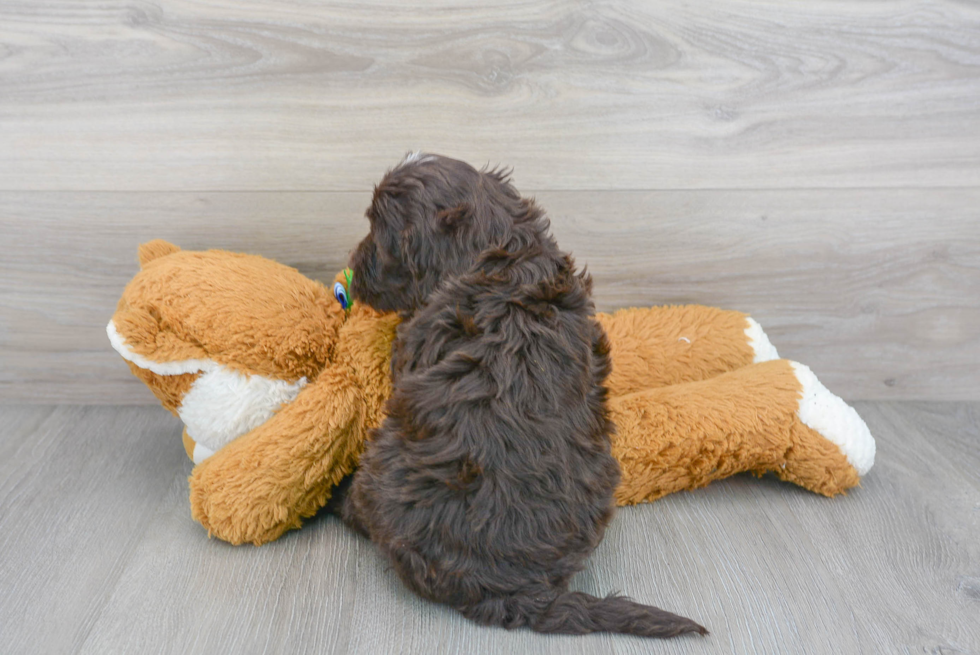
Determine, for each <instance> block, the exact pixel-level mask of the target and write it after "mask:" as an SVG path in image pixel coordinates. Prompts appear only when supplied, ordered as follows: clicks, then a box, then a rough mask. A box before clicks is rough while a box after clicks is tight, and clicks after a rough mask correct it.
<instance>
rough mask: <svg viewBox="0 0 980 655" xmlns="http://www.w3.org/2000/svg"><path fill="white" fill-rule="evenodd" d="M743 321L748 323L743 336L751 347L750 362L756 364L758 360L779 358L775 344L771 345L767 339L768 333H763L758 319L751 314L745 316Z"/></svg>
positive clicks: (764, 360)
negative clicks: (751, 355)
mask: <svg viewBox="0 0 980 655" xmlns="http://www.w3.org/2000/svg"><path fill="white" fill-rule="evenodd" d="M745 322H746V323H748V324H749V326H748V327H747V328H745V338H746V339H747V340H748V342H749V347H750V348H751V349H752V354H753V357H752V363H753V364H758V363H759V362H768V361H771V360H773V359H779V353H778V352H776V346H774V345H772V342H771V341H769V335H767V334H766V333H765V331H764V330H763V329H762V326H761V325H759V323H758V321H756V320H755V319H754V318H752V317H751V316H746V317H745Z"/></svg>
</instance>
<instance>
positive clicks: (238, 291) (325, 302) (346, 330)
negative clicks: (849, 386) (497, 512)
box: [107, 241, 875, 545]
mask: <svg viewBox="0 0 980 655" xmlns="http://www.w3.org/2000/svg"><path fill="white" fill-rule="evenodd" d="M139 260H140V264H141V271H140V272H139V273H138V274H137V275H136V277H134V278H133V280H132V281H131V282H130V283H129V284H128V285H127V287H126V289H125V291H124V292H123V295H122V298H121V299H120V301H119V305H118V308H117V310H116V312H115V314H114V315H113V317H112V320H111V321H110V322H109V325H108V327H107V332H108V335H109V340H110V341H111V343H112V346H113V347H114V348H115V350H116V351H117V352H118V353H119V354H120V355H122V357H123V358H124V359H125V360H126V361H127V363H128V364H129V367H130V369H131V370H132V372H133V373H134V374H135V375H136V376H137V377H139V378H140V379H141V380H143V382H145V383H146V384H147V385H148V386H149V387H150V389H151V390H152V391H153V393H154V394H155V395H156V396H157V398H159V400H160V401H161V402H162V403H163V405H164V407H166V408H167V409H169V410H170V411H171V412H173V413H174V414H176V415H177V416H179V417H180V419H181V420H182V421H183V423H184V426H185V428H184V445H185V448H186V449H187V453H188V455H189V456H190V457H191V458H192V459H193V461H194V463H195V464H196V466H195V467H194V469H193V472H192V474H191V476H190V501H191V511H192V515H193V517H194V518H195V519H196V520H198V521H199V522H200V523H201V524H202V525H203V526H204V527H205V528H207V530H208V533H209V535H214V536H217V537H218V538H220V539H223V540H225V541H228V542H231V543H233V544H241V543H246V542H251V543H254V544H256V545H259V544H263V543H266V542H269V541H272V540H274V539H276V538H278V537H279V536H280V535H282V533H283V532H285V531H286V530H288V529H291V528H298V527H300V525H301V522H302V520H303V519H304V518H307V517H310V516H312V515H313V514H315V513H316V512H317V510H319V509H320V508H321V507H323V506H324V505H325V504H326V502H327V500H328V499H329V498H330V495H331V491H332V489H333V488H334V486H335V485H337V484H338V482H340V480H341V479H342V478H343V477H344V476H346V475H347V474H349V473H351V471H353V469H354V468H355V466H356V465H357V458H358V455H359V454H360V452H361V450H362V448H363V444H364V440H365V439H366V438H368V435H369V432H370V430H371V428H373V427H375V426H377V425H379V423H380V422H381V420H382V418H383V416H384V407H385V402H386V399H387V398H388V396H389V394H390V392H391V382H390V378H389V375H390V371H389V363H390V355H391V353H390V351H391V343H392V341H393V339H394V337H395V333H396V330H397V327H398V322H399V318H398V316H396V315H392V314H387V315H385V314H380V313H378V312H376V311H374V310H372V309H371V308H369V307H366V306H363V305H361V304H356V303H355V304H353V305H352V304H351V303H350V302H349V301H348V299H347V287H348V285H349V282H350V280H349V278H348V277H347V276H346V275H345V274H344V273H341V274H338V276H337V278H336V280H335V282H334V286H333V289H332V290H330V289H327V288H325V287H324V286H323V285H321V284H319V283H317V282H314V281H312V280H310V279H308V278H306V277H304V276H303V275H301V274H300V273H299V272H298V271H296V270H295V269H292V268H289V267H287V266H284V265H282V264H278V263H276V262H273V261H271V260H268V259H264V258H262V257H258V256H254V255H243V254H234V253H230V252H224V251H218V250H210V251H207V252H191V251H182V250H180V249H179V248H178V247H177V246H174V245H172V244H169V243H167V242H164V241H153V242H150V243H148V244H144V245H143V246H141V247H140V249H139ZM598 320H599V321H600V322H601V323H602V325H603V327H604V328H605V330H606V332H607V333H608V335H609V339H610V341H611V344H612V350H611V356H612V361H613V369H612V373H611V375H610V377H609V379H608V381H607V386H608V388H609V411H610V414H611V418H612V420H613V422H614V423H615V424H616V433H615V435H614V437H613V442H612V451H613V454H614V456H615V457H616V459H617V460H618V461H619V464H620V467H621V469H622V480H621V483H620V485H619V487H618V489H617V491H616V501H617V503H618V504H620V505H629V504H633V503H640V502H646V501H651V500H654V499H656V498H660V497H661V496H663V495H665V494H668V493H672V492H675V491H680V490H682V489H694V488H696V487H701V486H703V485H706V484H708V483H709V482H711V481H712V480H717V479H720V478H724V477H726V476H730V475H732V474H734V473H739V472H744V471H750V472H753V473H756V474H758V475H761V474H763V473H765V472H772V473H774V474H775V475H776V476H778V477H779V478H781V479H783V480H787V481H790V482H793V483H795V484H797V485H800V486H802V487H804V488H806V489H809V490H811V491H814V492H816V493H819V494H823V495H826V496H833V495H835V494H839V493H842V492H844V491H845V490H846V489H848V488H850V487H853V486H855V485H857V484H858V482H859V480H860V477H861V476H862V475H864V474H865V473H867V472H868V470H869V469H870V468H871V465H872V463H873V461H874V453H875V443H874V439H873V438H872V437H871V434H870V432H869V431H868V428H867V426H866V425H865V423H864V421H862V420H861V418H860V417H859V416H858V414H857V412H855V411H854V409H853V408H851V407H849V406H848V405H847V404H845V403H844V401H842V400H841V399H840V398H838V397H837V396H835V395H833V394H832V393H830V392H829V391H828V390H827V389H826V388H825V387H824V386H823V385H822V384H821V383H820V382H819V381H818V380H817V378H816V377H815V376H814V374H813V373H812V372H811V371H810V370H809V369H808V368H807V367H806V366H803V365H802V364H798V363H795V362H790V361H786V360H781V359H778V358H777V357H778V356H777V354H776V350H775V348H773V346H772V345H771V344H770V342H769V340H768V338H767V337H766V335H765V333H764V332H763V331H762V328H761V327H760V326H759V324H758V323H756V322H755V321H753V320H752V319H751V318H749V317H748V316H746V315H745V314H741V313H738V312H733V311H723V310H720V309H713V308H709V307H700V306H693V305H692V306H679V307H656V308H651V309H624V310H620V311H618V312H616V313H613V314H599V315H598Z"/></svg>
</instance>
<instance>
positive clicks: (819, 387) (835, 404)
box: [790, 362, 875, 476]
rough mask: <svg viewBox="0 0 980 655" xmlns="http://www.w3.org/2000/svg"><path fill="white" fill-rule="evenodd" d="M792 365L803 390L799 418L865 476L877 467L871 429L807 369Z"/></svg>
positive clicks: (801, 365) (798, 364)
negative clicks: (835, 446)
mask: <svg viewBox="0 0 980 655" xmlns="http://www.w3.org/2000/svg"><path fill="white" fill-rule="evenodd" d="M790 364H791V365H792V367H793V371H794V372H795V373H796V379H797V380H799V381H800V384H801V385H802V386H803V397H802V398H800V407H799V409H798V410H797V416H799V417H800V420H801V421H803V423H804V424H805V425H807V426H808V427H809V428H811V429H813V430H816V431H817V432H819V433H820V434H822V435H823V436H824V438H825V439H827V440H828V441H831V442H833V443H835V444H837V447H838V448H840V450H841V452H842V453H843V454H844V456H845V457H846V458H847V461H848V463H850V465H851V466H853V467H854V469H855V470H856V471H857V472H858V475H861V476H863V475H864V474H866V473H867V472H868V471H870V470H871V467H872V466H873V465H874V463H875V440H874V437H872V436H871V430H869V429H868V425H867V424H866V423H865V422H864V420H863V419H862V418H861V417H860V416H859V415H858V413H857V411H856V410H855V409H854V408H853V407H851V406H850V405H848V404H847V403H845V402H844V401H843V400H842V399H841V398H839V397H838V396H835V395H834V394H832V393H831V392H830V391H828V390H827V387H825V386H823V384H822V383H821V382H820V380H818V379H817V376H816V375H814V374H813V371H811V370H810V369H809V368H808V367H807V366H804V365H803V364H800V363H798V362H790Z"/></svg>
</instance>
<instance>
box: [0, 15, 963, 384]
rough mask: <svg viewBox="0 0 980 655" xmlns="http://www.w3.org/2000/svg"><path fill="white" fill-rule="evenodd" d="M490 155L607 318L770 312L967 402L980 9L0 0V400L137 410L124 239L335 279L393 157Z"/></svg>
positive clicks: (844, 359)
mask: <svg viewBox="0 0 980 655" xmlns="http://www.w3.org/2000/svg"><path fill="white" fill-rule="evenodd" d="M419 147H421V148H425V149H429V150H432V151H437V152H442V153H445V154H449V155H453V156H457V157H460V158H464V159H467V160H469V161H471V162H473V163H476V164H483V163H487V162H489V163H494V164H496V163H503V164H508V165H512V166H513V167H514V169H515V180H516V182H517V184H518V186H519V188H521V189H522V190H524V191H525V192H526V193H529V194H533V195H536V196H537V198H538V199H539V200H540V201H541V203H542V204H543V205H544V206H545V207H546V208H547V209H548V210H549V212H550V213H551V214H552V216H553V218H554V227H555V232H556V234H557V235H558V237H559V240H560V241H561V242H562V243H563V245H565V246H566V247H567V248H569V249H571V250H573V251H574V253H575V254H576V256H577V258H578V260H579V261H580V262H583V263H588V265H589V267H590V269H591V270H592V271H593V273H594V275H595V278H596V299H597V303H598V305H599V306H600V308H603V309H613V308H616V307H620V306H626V305H649V304H660V303H678V302H699V303H705V304H713V305H720V306H723V307H729V308H734V309H740V310H743V311H747V312H750V313H752V314H753V315H754V316H755V317H756V318H757V319H758V320H759V321H760V322H761V323H762V324H763V325H764V326H765V327H766V328H767V330H768V332H769V333H770V336H771V338H772V339H773V341H774V343H775V344H776V346H777V347H778V348H779V349H780V352H781V354H783V355H784V356H787V357H791V358H794V359H798V360H801V361H803V362H805V363H807V364H809V365H810V366H811V367H812V368H813V369H814V370H815V371H816V372H817V374H818V375H819V376H820V377H821V378H822V379H823V380H824V382H825V383H826V384H827V385H828V386H829V387H830V388H831V389H832V390H834V391H836V392H837V393H840V394H841V395H843V396H845V397H847V398H851V399H855V398H864V399H908V398H923V399H973V400H977V399H980V374H978V372H977V371H978V367H980V7H978V6H977V5H976V4H971V3H964V2H937V1H923V2H905V3H884V2H880V3H879V2H870V3H848V2H831V1H829V0H818V1H815V2H808V3H802V4H799V3H776V4H773V3H768V2H762V1H756V0H743V1H739V2H727V3H724V4H723V5H712V6H710V7H709V6H707V5H702V4H700V3H687V2H680V1H677V2H658V3H647V2H615V3H613V2H584V1H583V2H575V1H569V2H540V3H526V2H506V1H500V0H497V1H494V2H489V3H480V6H479V7H469V8H458V7H457V8H452V9H450V8H448V7H447V6H440V5H436V4H434V3H418V2H416V3H412V2H408V3H395V4H390V3H384V2H360V3H350V4H345V5H339V4H325V5H321V4H314V3H308V2H303V1H301V0H253V1H244V0H236V1H231V0H216V1H214V2H209V3H206V4H204V3H194V2H183V1H160V2H113V1H111V0H110V1H108V2H100V3H98V4H89V3H68V2H49V1H46V0H45V1H38V0H19V1H18V0H3V1H2V2H0V401H18V402H77V403H143V402H153V399H152V396H150V394H149V392H147V391H146V390H145V389H144V388H143V387H142V386H141V385H140V384H139V383H138V382H136V381H135V380H133V379H131V377H130V375H129V373H128V371H127V369H126V368H125V366H124V365H123V363H122V361H121V360H119V358H118V357H116V356H115V355H114V354H113V353H112V351H111V350H110V349H109V347H108V344H107V341H106V339H105V336H104V332H103V328H104V325H105V322H106V321H107V320H108V318H109V316H110V315H111V312H112V309H113V307H114V305H115V301H116V299H117V298H118V296H119V294H120V292H121V291H122V287H123V286H124V285H125V283H126V281H127V280H128V279H129V278H130V277H131V276H132V275H133V274H134V273H135V272H136V263H135V249H136V245H137V244H138V243H139V242H141V241H145V240H149V239H152V238H156V237H162V238H168V239H171V240H173V241H175V242H177V243H178V244H180V245H181V246H183V247H185V248H209V247H221V248H229V249H234V250H245V251H250V252H256V253H260V254H263V255H267V256H270V257H275V258H277V259H279V260H281V261H284V262H286V263H289V264H292V265H295V266H297V267H298V268H300V270H302V271H303V272H304V273H306V274H308V275H312V276H314V277H318V278H321V279H325V278H329V277H330V276H331V275H332V274H333V272H334V271H335V270H336V269H338V268H340V267H341V266H343V264H344V261H345V258H346V254H347V252H348V251H349V249H350V248H351V247H352V246H353V245H354V244H355V243H356V242H357V240H358V239H359V238H360V236H361V235H362V234H363V233H364V232H365V231H366V223H365V222H364V221H363V220H362V219H361V218H360V216H361V214H362V213H363V210H364V208H365V206H366V205H367V202H368V200H369V190H370V187H371V184H372V183H373V182H374V181H376V180H377V179H378V178H379V177H380V175H381V174H382V173H383V172H384V170H385V168H386V167H387V166H389V165H391V164H393V163H394V162H395V161H397V159H398V158H399V157H400V156H401V155H402V154H403V153H404V152H405V151H407V150H411V149H415V148H419Z"/></svg>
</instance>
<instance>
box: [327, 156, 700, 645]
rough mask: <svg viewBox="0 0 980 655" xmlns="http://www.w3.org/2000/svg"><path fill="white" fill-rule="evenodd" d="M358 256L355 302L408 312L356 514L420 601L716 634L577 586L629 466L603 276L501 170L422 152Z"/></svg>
mask: <svg viewBox="0 0 980 655" xmlns="http://www.w3.org/2000/svg"><path fill="white" fill-rule="evenodd" d="M367 214H368V218H369V219H370V221H371V233H370V235H369V236H368V237H366V238H365V239H364V240H363V241H362V242H361V244H360V245H359V247H358V248H357V251H356V252H355V253H354V255H353V258H352V262H351V265H352V268H353V269H354V274H353V284H352V292H353V295H354V298H355V300H356V301H360V302H366V303H368V304H370V305H372V306H373V307H375V308H376V309H380V310H386V311H399V312H402V313H403V314H405V317H406V320H405V321H404V322H403V323H402V325H401V327H400V328H399V332H398V337H397V340H396V343H395V346H394V352H393V359H392V378H393V383H394V390H393V394H392V397H391V400H390V401H389V404H388V407H387V418H386V419H385V421H384V422H383V424H382V425H381V427H380V428H379V429H377V430H376V431H375V432H374V433H373V435H372V438H371V439H370V441H369V443H368V446H367V450H366V452H365V453H364V455H363V456H362V458H361V462H360V468H359V469H358V471H357V472H356V474H355V476H354V479H353V483H352V485H351V488H350V491H349V493H348V494H347V497H346V500H345V503H344V507H343V514H344V518H345V520H346V521H347V522H348V523H349V524H350V525H352V526H353V527H354V528H355V529H357V530H358V531H360V532H362V533H363V534H365V535H367V536H369V537H370V538H371V540H372V541H374V542H375V543H376V544H378V546H379V547H380V548H381V549H382V551H383V552H384V553H385V554H386V555H387V556H388V557H389V558H390V560H391V561H392V563H393V565H394V567H395V570H396V571H397V572H398V575H399V576H400V577H401V579H402V580H403V581H404V583H405V584H406V585H408V586H409V587H410V588H411V589H413V590H414V591H415V592H417V593H418V594H420V595H421V596H423V597H425V598H428V599H431V600H434V601H437V602H441V603H446V604H448V605H451V606H452V607H455V608H456V609H458V610H459V611H460V612H462V613H463V614H464V615H465V616H467V617H469V618H471V619H473V620H475V621H478V622H480V623H485V624H493V625H502V626H505V627H507V628H515V627H519V626H529V627H531V628H533V629H534V630H537V631H540V632H558V633H570V634H583V633H589V632H597V631H612V632H623V633H629V634H636V635H644V636H655V637H668V636H674V635H678V634H682V633H685V632H700V633H702V634H703V633H705V630H704V628H702V627H701V626H700V625H698V624H696V623H694V622H693V621H690V620H689V619H685V618H683V617H680V616H677V615H674V614H671V613H669V612H665V611H663V610H659V609H657V608H654V607H649V606H645V605H640V604H637V603H634V602H632V601H630V600H629V599H626V598H622V597H616V596H612V597H607V598H596V597H594V596H590V595H588V594H584V593H578V592H574V593H573V592H569V591H568V582H569V579H570V578H571V576H572V575H573V574H574V573H575V572H576V571H579V570H580V569H581V568H582V566H583V562H584V560H585V558H586V557H587V556H588V555H589V553H590V552H592V550H593V549H594V548H595V547H596V545H598V543H599V541H600V540H601V539H602V535H603V532H604V531H605V528H606V524H607V523H608V522H609V519H610V517H611V516H612V513H613V490H614V489H615V487H616V484H617V482H618V480H619V469H618V467H617V464H616V462H615V460H614V459H613V458H612V456H611V455H610V441H609V437H610V434H611V432H612V430H613V426H612V424H611V423H610V421H609V419H608V416H607V411H606V390H605V387H604V386H603V381H604V380H605V378H606V376H607V374H608V373H609V367H610V363H609V356H608V352H609V344H608V342H607V340H606V336H605V334H604V332H603V331H602V329H601V328H600V327H599V325H598V323H597V322H596V321H595V320H594V309H593V305H592V300H591V297H590V292H591V280H590V278H589V277H588V276H587V275H586V274H585V273H584V272H583V273H577V272H576V270H575V266H574V263H573V261H572V258H571V257H570V256H569V255H567V254H566V253H564V252H562V251H561V250H559V248H558V245H557V243H556V242H555V240H554V239H553V238H552V236H551V235H550V233H549V223H548V221H547V219H546V218H545V217H544V215H543V213H542V211H541V210H540V209H539V208H538V207H537V206H536V205H535V204H534V202H532V201H530V200H525V199H522V198H521V197H520V196H519V195H518V193H517V192H516V191H515V190H514V188H513V187H512V186H511V185H510V183H509V182H508V180H507V179H506V176H505V175H503V174H501V173H498V172H493V171H491V172H480V171H477V170H476V169H474V168H472V167H470V166H469V165H467V164H465V163H463V162H460V161H455V160H452V159H448V158H444V157H438V156H432V155H425V156H422V157H415V158H410V159H409V160H406V162H404V163H403V164H402V165H400V166H398V167H397V168H395V169H394V170H392V171H390V172H389V173H388V174H387V175H386V176H385V178H384V179H383V180H382V182H381V184H379V185H378V187H377V188H376V190H375V194H374V200H373V202H372V204H371V207H370V209H369V210H368V212H367Z"/></svg>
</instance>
